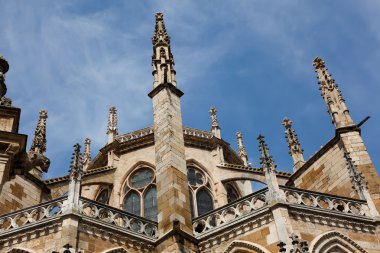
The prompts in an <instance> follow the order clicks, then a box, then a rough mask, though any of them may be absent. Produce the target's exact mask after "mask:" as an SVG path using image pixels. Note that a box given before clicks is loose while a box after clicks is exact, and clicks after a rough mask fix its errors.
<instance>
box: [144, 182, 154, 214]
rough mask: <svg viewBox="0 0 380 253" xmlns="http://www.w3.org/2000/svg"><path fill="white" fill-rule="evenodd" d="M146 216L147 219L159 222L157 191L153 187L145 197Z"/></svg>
mask: <svg viewBox="0 0 380 253" xmlns="http://www.w3.org/2000/svg"><path fill="white" fill-rule="evenodd" d="M144 216H145V218H147V219H150V220H154V221H157V190H156V187H155V186H151V187H150V188H149V189H148V191H147V192H146V193H145V196H144Z"/></svg>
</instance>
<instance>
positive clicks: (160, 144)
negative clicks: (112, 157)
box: [148, 13, 193, 251]
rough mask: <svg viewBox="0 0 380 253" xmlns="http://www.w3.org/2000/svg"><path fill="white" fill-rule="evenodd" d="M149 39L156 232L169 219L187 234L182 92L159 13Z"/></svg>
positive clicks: (188, 213) (168, 227)
mask: <svg viewBox="0 0 380 253" xmlns="http://www.w3.org/2000/svg"><path fill="white" fill-rule="evenodd" d="M152 42H153V56H152V66H153V80H154V81H153V90H152V91H151V92H150V93H149V94H148V96H149V97H150V98H151V99H152V103H153V119H154V125H153V128H154V149H155V165H156V185H157V210H158V234H159V235H160V236H163V235H165V234H167V233H168V232H169V231H170V230H172V229H173V222H178V223H179V226H180V227H181V229H182V230H183V231H185V232H186V233H190V234H191V233H192V230H193V228H192V221H191V211H190V197H189V186H188V181H187V167H186V156H185V142H184V138H183V126H182V113H181V100H180V97H181V96H182V95H183V92H182V91H180V90H179V89H178V88H177V84H176V81H175V70H174V60H173V55H172V54H171V51H170V38H169V36H168V34H167V32H166V28H165V24H164V20H163V14H162V13H157V14H156V25H155V31H154V35H153V39H152ZM168 200H170V201H168ZM185 251H188V250H185Z"/></svg>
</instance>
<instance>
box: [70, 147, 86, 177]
mask: <svg viewBox="0 0 380 253" xmlns="http://www.w3.org/2000/svg"><path fill="white" fill-rule="evenodd" d="M80 148H81V146H80V145H79V143H77V144H75V145H74V152H73V155H72V157H71V163H70V170H69V176H70V180H74V181H80V180H81V179H82V176H83V163H82V155H81V153H80Z"/></svg>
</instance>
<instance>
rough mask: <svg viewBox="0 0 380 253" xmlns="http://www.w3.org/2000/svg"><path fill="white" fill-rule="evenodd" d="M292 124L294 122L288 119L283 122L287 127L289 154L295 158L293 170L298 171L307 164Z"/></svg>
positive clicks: (286, 136)
mask: <svg viewBox="0 0 380 253" xmlns="http://www.w3.org/2000/svg"><path fill="white" fill-rule="evenodd" d="M292 124H293V122H292V121H291V120H290V119H288V118H284V120H283V121H282V125H283V126H284V127H285V138H286V140H287V142H288V147H289V154H290V155H291V156H292V158H293V164H294V167H293V169H294V171H296V170H297V169H299V168H300V167H301V166H302V165H303V164H304V163H305V160H304V158H303V150H302V148H301V145H300V142H299V140H298V136H297V134H296V132H295V130H294V129H293V128H292Z"/></svg>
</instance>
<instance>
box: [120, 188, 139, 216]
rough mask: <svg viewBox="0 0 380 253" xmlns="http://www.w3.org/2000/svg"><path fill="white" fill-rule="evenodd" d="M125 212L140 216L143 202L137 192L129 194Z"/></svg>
mask: <svg viewBox="0 0 380 253" xmlns="http://www.w3.org/2000/svg"><path fill="white" fill-rule="evenodd" d="M124 210H125V211H127V212H129V213H133V214H135V215H140V211H141V200H140V195H139V194H138V193H137V192H134V191H131V192H129V194H128V195H127V197H126V198H125V201H124Z"/></svg>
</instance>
